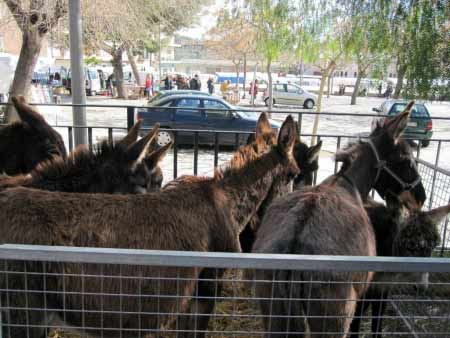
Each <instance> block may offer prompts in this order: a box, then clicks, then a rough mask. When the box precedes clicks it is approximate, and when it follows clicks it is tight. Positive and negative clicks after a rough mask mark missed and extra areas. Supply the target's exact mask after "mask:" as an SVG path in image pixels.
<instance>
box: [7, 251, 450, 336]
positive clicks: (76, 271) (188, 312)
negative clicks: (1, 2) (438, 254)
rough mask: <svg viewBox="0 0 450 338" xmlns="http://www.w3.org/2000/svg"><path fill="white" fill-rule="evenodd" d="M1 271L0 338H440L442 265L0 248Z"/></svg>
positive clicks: (447, 276) (449, 265) (446, 292)
mask: <svg viewBox="0 0 450 338" xmlns="http://www.w3.org/2000/svg"><path fill="white" fill-rule="evenodd" d="M0 261H1V268H0V282H1V283H0V286H1V289H0V291H1V315H2V317H1V318H2V319H1V320H2V334H3V336H2V338H4V337H42V336H44V335H45V336H46V337H92V336H98V337H204V336H206V337H230V336H231V337H263V336H264V337H302V336H312V337H344V336H345V335H346V334H348V336H352V337H357V336H359V337H368V336H369V335H370V333H371V332H380V333H382V335H383V337H448V335H449V328H450V260H449V259H445V258H428V259H423V258H382V257H339V256H296V255H255V254H247V255H245V254H225V253H196V252H157V251H142V250H119V249H117V250H112V249H95V248H73V247H72V248H64V247H34V246H17V245H16V246H13V245H3V246H0ZM428 275H429V278H428ZM368 307H371V312H370V311H367V310H368V309H367V308H368ZM350 332H352V333H351V335H350Z"/></svg>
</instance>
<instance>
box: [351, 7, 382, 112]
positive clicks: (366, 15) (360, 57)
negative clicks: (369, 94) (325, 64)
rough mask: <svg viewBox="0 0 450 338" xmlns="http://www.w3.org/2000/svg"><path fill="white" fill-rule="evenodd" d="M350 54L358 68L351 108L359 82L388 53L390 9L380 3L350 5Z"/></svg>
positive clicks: (357, 91) (354, 102)
mask: <svg viewBox="0 0 450 338" xmlns="http://www.w3.org/2000/svg"><path fill="white" fill-rule="evenodd" d="M351 10H352V15H351V18H352V26H353V28H352V31H353V33H352V37H351V43H350V45H349V46H350V52H351V54H352V57H353V60H354V61H355V62H356V64H357V66H358V73H357V78H356V82H355V87H354V90H353V93H352V98H351V102H350V104H351V105H354V104H356V98H357V96H358V93H359V87H360V84H361V80H362V79H363V78H364V77H365V76H367V73H368V72H369V71H370V69H369V68H370V67H374V68H375V67H376V66H379V65H380V63H382V62H384V60H385V59H386V54H388V53H389V52H390V48H391V40H390V38H389V36H390V27H389V23H390V21H389V17H390V7H389V6H387V5H385V4H384V2H383V1H360V2H356V3H355V4H354V6H352V9H351Z"/></svg>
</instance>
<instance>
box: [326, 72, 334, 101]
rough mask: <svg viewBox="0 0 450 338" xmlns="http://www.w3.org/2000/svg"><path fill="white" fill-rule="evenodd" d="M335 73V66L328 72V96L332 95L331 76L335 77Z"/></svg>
mask: <svg viewBox="0 0 450 338" xmlns="http://www.w3.org/2000/svg"><path fill="white" fill-rule="evenodd" d="M333 73H334V68H332V69H330V72H329V74H328V78H327V97H328V98H329V97H330V92H331V91H332V90H333V89H332V88H331V78H332V77H333Z"/></svg>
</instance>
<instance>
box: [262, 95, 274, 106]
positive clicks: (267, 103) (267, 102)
mask: <svg viewBox="0 0 450 338" xmlns="http://www.w3.org/2000/svg"><path fill="white" fill-rule="evenodd" d="M264 103H265V104H266V107H268V106H269V98H268V97H266V99H265V100H264ZM274 105H275V99H272V106H274Z"/></svg>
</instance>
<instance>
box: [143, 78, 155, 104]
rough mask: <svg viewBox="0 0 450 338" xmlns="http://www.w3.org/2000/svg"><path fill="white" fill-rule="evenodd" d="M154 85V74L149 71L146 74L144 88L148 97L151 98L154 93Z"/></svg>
mask: <svg viewBox="0 0 450 338" xmlns="http://www.w3.org/2000/svg"><path fill="white" fill-rule="evenodd" d="M152 85H153V79H152V76H151V75H150V74H149V73H147V75H146V76H145V89H144V94H145V95H147V99H150V97H151V96H152V95H153V91H152Z"/></svg>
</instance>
